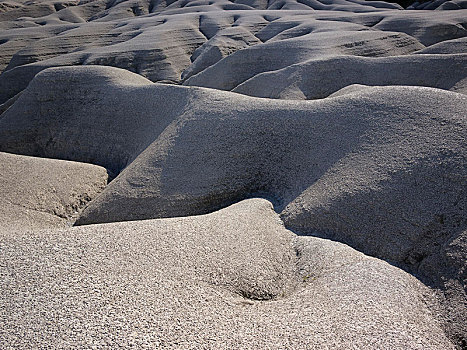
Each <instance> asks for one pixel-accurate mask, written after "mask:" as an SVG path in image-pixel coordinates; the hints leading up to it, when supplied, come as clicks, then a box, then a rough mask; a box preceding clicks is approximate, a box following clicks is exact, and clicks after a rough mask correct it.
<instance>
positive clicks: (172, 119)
mask: <svg viewBox="0 0 467 350" xmlns="http://www.w3.org/2000/svg"><path fill="white" fill-rule="evenodd" d="M80 81H88V84H87V85H86V87H84V86H83V85H82V84H79V82H80ZM44 86H48V87H50V88H47V89H44V88H43V87H44ZM52 87H53V88H52ZM69 96H73V99H70V98H69ZM106 96H108V97H107V98H109V100H106ZM64 101H66V103H63V102H64ZM99 101H100V102H99ZM170 101H172V102H170ZM172 103H173V104H172ZM109 106H111V108H110V109H108V110H107V112H105V111H106V109H107V108H109ZM466 108H467V98H466V97H465V96H464V95H461V94H457V93H451V92H445V91H443V90H439V89H430V88H417V87H372V88H361V89H359V90H357V91H356V92H353V93H352V92H349V93H347V94H345V95H342V96H340V97H339V96H338V97H333V98H329V99H323V100H317V101H283V100H267V99H259V98H252V97H247V96H242V95H239V94H234V93H229V92H222V91H216V90H209V89H201V88H187V87H178V86H164V85H159V84H151V83H150V82H148V81H147V80H144V79H142V78H140V77H138V76H137V75H133V74H132V73H128V72H124V71H122V70H118V69H115V68H104V67H87V68H85V67H68V68H61V69H58V68H55V69H50V70H46V71H44V72H43V73H41V74H39V75H38V76H37V78H36V79H35V80H34V81H33V82H32V83H31V84H30V86H29V87H28V89H27V90H26V91H25V92H24V93H23V94H22V95H21V96H20V97H19V99H18V100H17V101H16V103H15V104H13V106H12V107H10V108H9V109H8V110H7V111H6V112H5V113H4V114H3V117H2V119H0V136H1V137H0V140H1V142H0V150H3V151H10V152H17V153H29V154H32V155H36V156H42V157H61V158H65V159H76V160H80V161H84V162H91V163H92V162H97V163H98V164H100V165H103V166H106V167H111V169H113V171H115V172H117V171H120V170H121V169H123V170H122V171H121V172H120V173H119V175H118V176H117V177H116V178H115V179H114V180H113V181H112V182H111V183H110V184H109V185H108V186H107V188H106V189H105V190H104V191H103V192H102V193H101V195H100V196H99V197H97V198H96V199H95V200H93V201H92V202H91V203H90V204H89V206H88V207H87V208H86V209H85V211H84V212H83V213H82V215H81V216H80V218H79V219H78V221H77V224H79V225H83V224H92V223H105V222H113V221H125V220H140V219H149V218H161V217H175V216H188V215H196V214H203V213H207V212H210V211H212V210H216V209H218V208H221V207H223V206H226V205H228V204H230V203H233V202H235V201H238V200H241V199H244V198H248V197H250V196H258V195H260V196H263V197H267V198H270V199H271V200H273V201H274V203H275V209H276V211H277V212H279V213H280V215H281V217H282V219H283V221H284V223H285V225H286V226H287V227H288V228H291V229H293V230H295V231H296V232H299V233H302V234H312V235H319V236H321V237H325V238H332V239H335V240H340V241H342V242H345V243H347V244H350V245H351V246H352V247H355V248H357V249H359V250H361V251H363V252H365V253H368V254H371V255H373V256H377V257H379V258H383V259H386V260H389V261H392V262H394V263H396V264H398V265H399V266H403V267H405V268H407V269H408V270H409V271H411V272H413V273H415V274H417V275H418V276H420V277H421V278H422V279H423V280H424V281H425V282H426V283H429V284H431V285H434V286H438V287H441V288H448V285H452V283H451V282H449V281H450V280H452V281H457V282H455V283H457V285H456V286H458V287H459V286H462V285H463V283H465V269H464V268H463V266H464V262H465V259H464V258H463V252H464V250H465V245H464V244H463V243H462V242H463V240H464V238H463V235H464V234H465V228H466V224H467V223H466V215H465V201H466V198H467V193H466V192H465V186H464V184H465V183H466V180H467V173H466V169H467V166H466V163H467V162H466V152H467V147H466V146H467V145H466V140H465V133H464V131H465V127H466V125H465V123H466V121H465V118H464V117H463V115H464V111H465V109H466ZM54 111H55V112H54ZM97 115H98V116H100V117H99V118H95V117H94V116H97ZM129 115H131V116H132V117H129ZM58 121H60V122H58ZM109 126H111V127H112V129H110V130H112V131H111V132H109V129H108V128H109ZM104 127H105V130H106V131H104V129H103V128H104ZM77 130H79V132H80V133H79V134H78V133H77ZM77 135H79V136H80V139H79V140H78V139H77V137H78V136H77ZM83 135H85V137H83ZM74 140H76V142H79V145H80V147H79V148H77V147H71V146H70V145H72V144H73V142H75V141H74ZM450 283H451V284H450ZM455 283H454V285H455ZM454 285H453V286H454ZM464 285H465V284H464ZM458 287H453V289H452V290H455V291H456V292H455V293H457V294H456V295H457V296H456V297H455V298H459V294H458V293H461V294H460V295H463V297H462V296H461V297H460V298H465V294H463V293H464V291H462V288H460V289H459V288H458ZM449 288H450V287H449ZM449 290H451V289H449ZM455 298H454V299H455ZM454 299H452V300H454ZM456 310H458V311H457V313H456V315H454V316H455V317H458V316H459V313H460V316H459V317H463V314H462V312H463V311H462V308H456ZM460 328H463V326H460ZM461 332H462V331H461Z"/></svg>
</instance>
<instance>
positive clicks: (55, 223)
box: [0, 152, 107, 230]
mask: <svg viewBox="0 0 467 350" xmlns="http://www.w3.org/2000/svg"><path fill="white" fill-rule="evenodd" d="M0 163H1V164H2V166H1V169H0V230H2V229H4V230H6V229H9V230H12V229H14V228H31V229H32V228H34V229H37V228H50V227H64V226H66V225H67V224H68V225H70V224H71V223H73V222H74V220H75V219H76V218H77V216H78V214H79V213H80V212H81V210H82V209H83V208H84V206H85V205H86V204H87V203H88V202H89V201H91V200H92V199H94V198H95V197H96V196H97V195H98V194H99V193H100V192H101V191H102V190H103V189H104V187H105V186H106V184H107V172H106V171H105V169H104V168H101V167H98V166H96V165H91V164H81V163H76V162H67V161H63V160H56V159H44V158H33V157H26V156H21V155H16V154H8V153H3V152H0Z"/></svg>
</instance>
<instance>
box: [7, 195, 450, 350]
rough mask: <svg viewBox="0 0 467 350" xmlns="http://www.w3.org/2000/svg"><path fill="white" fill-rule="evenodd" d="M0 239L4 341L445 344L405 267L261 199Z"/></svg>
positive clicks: (428, 295)
mask: <svg viewBox="0 0 467 350" xmlns="http://www.w3.org/2000/svg"><path fill="white" fill-rule="evenodd" d="M0 236H1V239H2V249H1V252H0V274H1V276H2V288H1V289H0V295H1V299H0V300H1V301H2V302H1V303H2V308H3V310H7V312H6V313H4V314H3V319H2V327H1V328H0V334H1V336H0V345H1V346H2V347H4V348H5V347H17V348H21V347H31V346H33V347H47V346H49V347H65V348H66V347H69V346H70V344H73V347H78V348H89V347H103V348H113V347H116V346H119V347H124V348H130V347H134V346H137V347H139V348H152V347H163V348H165V349H179V348H181V347H182V348H190V349H191V348H193V349H194V348H199V347H209V348H230V347H233V348H267V347H270V346H271V344H274V346H275V347H280V348H287V347H290V348H294V349H298V348H316V349H317V348H323V347H333V348H337V349H344V348H348V346H355V347H358V348H365V349H384V348H392V349H422V348H423V349H454V347H453V345H452V344H451V343H450V342H449V340H448V339H447V338H446V336H445V335H444V333H443V331H442V329H441V328H440V325H439V322H438V321H437V320H436V318H435V315H434V314H433V313H432V311H431V310H430V309H429V304H430V303H434V302H435V300H434V296H433V293H432V292H431V291H430V290H428V289H427V288H426V287H425V286H423V285H422V284H421V283H420V282H419V281H417V280H416V279H415V278H414V277H413V276H411V275H409V274H407V273H405V272H403V271H401V270H399V269H397V268H395V267H393V266H391V265H389V264H387V263H385V262H382V261H380V260H378V259H374V258H370V257H367V256H365V255H363V254H362V253H359V252H357V251H355V250H353V249H351V248H349V247H347V246H345V245H343V244H340V243H336V242H331V241H327V240H322V239H319V238H314V237H295V235H294V234H292V233H291V232H290V231H288V230H286V229H285V228H284V227H283V225H282V223H281V221H280V219H279V217H278V215H277V214H276V213H274V211H273V208H272V205H271V204H270V203H268V202H267V201H265V200H261V199H254V200H248V201H244V202H241V203H238V204H236V205H234V206H231V207H229V208H226V209H223V210H221V211H219V212H214V213H211V214H208V215H203V216H194V217H187V218H173V219H161V220H147V221H139V222H122V223H113V224H104V225H92V226H84V227H78V228H72V229H68V230H54V231H19V232H17V233H15V234H13V235H11V234H5V232H4V231H2V230H0Z"/></svg>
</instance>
